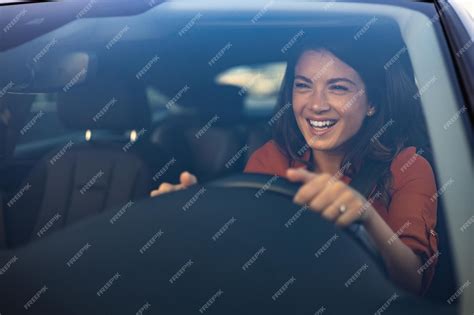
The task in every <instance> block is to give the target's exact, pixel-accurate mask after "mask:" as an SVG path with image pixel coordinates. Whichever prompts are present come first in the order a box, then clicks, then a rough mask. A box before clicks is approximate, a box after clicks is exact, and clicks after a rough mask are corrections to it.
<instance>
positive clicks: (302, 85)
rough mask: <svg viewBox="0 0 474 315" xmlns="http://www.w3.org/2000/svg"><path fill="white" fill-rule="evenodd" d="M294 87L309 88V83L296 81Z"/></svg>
mask: <svg viewBox="0 0 474 315" xmlns="http://www.w3.org/2000/svg"><path fill="white" fill-rule="evenodd" d="M295 87H296V88H298V89H307V88H309V85H308V84H306V83H301V82H296V83H295Z"/></svg>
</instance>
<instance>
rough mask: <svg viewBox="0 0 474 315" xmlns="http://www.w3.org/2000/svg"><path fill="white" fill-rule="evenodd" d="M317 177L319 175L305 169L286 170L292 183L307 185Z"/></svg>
mask: <svg viewBox="0 0 474 315" xmlns="http://www.w3.org/2000/svg"><path fill="white" fill-rule="evenodd" d="M316 176H318V175H316V174H315V173H313V172H310V171H307V170H305V169H304V168H289V169H287V170H286V177H287V178H288V180H290V181H292V182H303V183H307V182H309V181H311V180H312V179H313V178H315V177H316Z"/></svg>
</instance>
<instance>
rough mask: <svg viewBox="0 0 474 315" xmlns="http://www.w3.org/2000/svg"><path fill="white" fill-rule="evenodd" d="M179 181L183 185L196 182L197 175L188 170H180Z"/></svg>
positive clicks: (186, 185)
mask: <svg viewBox="0 0 474 315" xmlns="http://www.w3.org/2000/svg"><path fill="white" fill-rule="evenodd" d="M179 181H180V182H181V185H183V186H184V187H188V186H191V185H194V184H196V183H197V177H196V176H194V175H193V174H191V173H189V172H182V173H181V175H180V176H179Z"/></svg>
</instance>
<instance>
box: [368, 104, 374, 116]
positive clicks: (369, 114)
mask: <svg viewBox="0 0 474 315" xmlns="http://www.w3.org/2000/svg"><path fill="white" fill-rule="evenodd" d="M374 114H375V107H374V106H369V110H368V111H367V116H369V117H370V116H373V115H374Z"/></svg>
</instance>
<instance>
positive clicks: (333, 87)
mask: <svg viewBox="0 0 474 315" xmlns="http://www.w3.org/2000/svg"><path fill="white" fill-rule="evenodd" d="M329 88H330V89H331V90H334V91H338V92H346V91H349V88H348V87H347V86H344V85H339V84H336V85H331V86H330V87H329Z"/></svg>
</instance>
